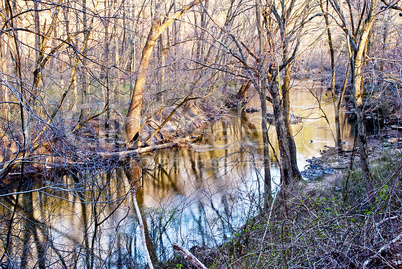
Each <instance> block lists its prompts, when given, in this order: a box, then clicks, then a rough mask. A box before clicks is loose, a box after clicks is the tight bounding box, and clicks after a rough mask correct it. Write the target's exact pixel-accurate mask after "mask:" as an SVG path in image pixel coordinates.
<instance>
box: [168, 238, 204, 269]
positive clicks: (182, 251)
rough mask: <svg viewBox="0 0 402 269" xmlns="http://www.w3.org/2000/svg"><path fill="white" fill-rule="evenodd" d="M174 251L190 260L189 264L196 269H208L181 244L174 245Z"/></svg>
mask: <svg viewBox="0 0 402 269" xmlns="http://www.w3.org/2000/svg"><path fill="white" fill-rule="evenodd" d="M173 249H174V250H176V251H177V252H179V253H180V254H181V255H183V257H184V259H186V260H188V261H189V262H191V263H192V265H194V266H195V267H196V268H198V269H207V267H205V265H204V264H202V263H201V262H200V261H199V260H198V259H197V257H195V256H194V255H193V254H192V253H191V252H190V251H188V250H187V249H185V248H183V247H182V246H180V245H179V244H177V243H175V244H173Z"/></svg>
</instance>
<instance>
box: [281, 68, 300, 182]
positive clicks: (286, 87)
mask: <svg viewBox="0 0 402 269" xmlns="http://www.w3.org/2000/svg"><path fill="white" fill-rule="evenodd" d="M290 68H291V67H290V65H288V66H286V67H285V78H284V82H283V85H282V106H283V114H284V116H283V118H284V123H285V124H284V127H285V131H286V143H287V144H288V145H287V147H288V148H289V157H290V163H291V168H292V177H293V178H294V179H297V180H300V179H301V178H302V176H301V173H300V171H299V167H298V165H297V149H296V143H295V140H294V138H293V133H292V127H291V125H290V120H289V116H290V79H291V77H290Z"/></svg>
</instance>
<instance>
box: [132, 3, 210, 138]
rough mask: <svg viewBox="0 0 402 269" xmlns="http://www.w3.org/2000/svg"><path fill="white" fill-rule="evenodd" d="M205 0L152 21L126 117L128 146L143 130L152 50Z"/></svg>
mask: <svg viewBox="0 0 402 269" xmlns="http://www.w3.org/2000/svg"><path fill="white" fill-rule="evenodd" d="M203 1H204V0H196V1H193V2H191V3H190V4H188V5H187V6H185V7H184V8H182V9H181V10H179V11H177V12H176V13H174V14H173V15H172V16H171V17H169V18H168V19H167V20H166V21H165V22H163V23H162V22H161V20H162V18H157V19H155V20H154V21H153V22H152V26H151V30H150V32H149V34H148V38H147V41H146V43H145V47H144V49H143V50H142V55H141V61H140V66H139V68H138V75H137V79H136V81H135V85H134V90H133V93H132V95H131V101H130V106H129V109H128V113H127V117H126V144H127V145H128V146H131V145H133V144H137V141H135V140H139V139H134V138H138V137H139V133H140V131H141V124H142V123H141V109H142V99H143V94H144V88H145V82H146V78H147V71H148V66H149V62H150V59H151V55H152V51H153V49H154V47H155V44H156V41H157V39H158V37H159V36H160V35H161V34H162V32H163V31H164V30H165V29H166V28H167V27H168V26H169V25H170V24H171V23H172V22H174V21H175V20H176V19H177V18H178V17H179V16H180V15H182V14H183V13H184V12H186V11H187V10H189V9H191V8H192V7H194V6H195V5H198V4H199V3H201V2H203Z"/></svg>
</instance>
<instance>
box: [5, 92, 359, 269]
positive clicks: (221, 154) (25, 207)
mask: <svg viewBox="0 0 402 269" xmlns="http://www.w3.org/2000/svg"><path fill="white" fill-rule="evenodd" d="M303 98H304V102H302V101H301V100H302V99H303ZM306 98H308V97H307V96H304V95H303V96H297V94H296V97H295V100H294V102H293V103H294V104H295V106H294V107H293V108H292V109H293V111H292V113H294V114H296V115H299V116H301V117H303V121H302V122H301V123H298V124H295V125H294V126H293V131H294V133H295V134H296V137H295V140H296V144H297V149H298V154H299V156H298V157H299V162H300V165H301V168H303V166H304V164H305V160H306V159H307V158H311V157H313V156H317V155H318V154H319V152H320V150H322V149H323V148H324V146H325V145H328V146H333V143H334V142H333V139H332V136H331V133H330V129H329V127H328V126H327V123H326V121H325V120H324V119H322V116H321V115H320V114H319V113H318V112H317V109H316V108H314V106H313V105H312V106H311V107H306V105H305V104H306V103H309V102H307V101H305V100H306ZM313 103H314V102H313V101H311V104H313ZM249 106H253V101H251V102H250V104H249ZM331 108H332V107H331V106H330V105H328V115H329V116H330V117H331ZM260 122H261V115H260V114H258V113H252V114H248V113H241V114H240V115H234V116H228V117H224V118H222V119H221V120H219V121H217V122H214V123H212V124H211V125H210V126H207V127H205V128H204V129H202V130H201V131H202V133H203V141H202V142H201V143H199V144H197V145H193V146H192V147H191V148H190V149H167V150H161V151H158V152H155V153H153V154H149V155H144V156H141V157H136V158H133V159H131V160H129V161H127V162H121V163H117V164H116V163H114V164H113V165H111V166H109V167H102V166H101V165H98V166H96V167H95V166H93V167H91V166H86V167H81V168H80V169H77V170H76V171H72V170H71V171H69V173H67V174H65V175H61V176H58V177H53V178H47V177H41V176H36V178H25V179H24V181H25V182H27V184H26V185H25V187H24V188H23V189H22V190H21V191H20V194H19V195H10V194H7V195H1V196H0V202H1V206H0V210H1V211H0V213H1V214H2V216H3V218H2V219H1V221H0V224H1V226H0V228H1V232H0V239H1V240H2V242H3V246H2V248H1V250H2V253H4V254H3V255H2V258H1V263H2V265H4V266H5V265H9V266H10V268H34V267H35V268H36V267H37V268H136V266H138V267H143V266H144V264H145V258H144V256H143V249H142V242H141V236H140V230H139V225H138V221H137V216H136V214H135V210H134V207H133V196H132V195H133V193H134V192H133V191H132V190H133V188H134V187H136V186H137V187H138V186H141V188H139V191H138V192H137V197H136V198H137V201H138V203H139V206H140V209H141V214H142V217H143V222H144V225H145V226H146V228H147V229H146V244H147V247H148V249H149V250H150V254H151V259H152V260H153V261H154V262H157V261H165V260H167V259H169V258H170V257H172V254H173V248H172V245H173V243H179V244H181V245H183V246H184V247H186V248H188V249H189V248H191V247H192V246H195V245H205V246H211V247H214V246H219V245H220V244H222V243H223V242H224V241H225V240H227V239H228V238H231V237H232V236H233V235H234V234H235V233H236V232H238V231H239V229H240V228H241V227H242V225H244V224H245V223H246V221H247V220H249V219H250V218H252V217H254V216H255V215H256V214H257V213H258V210H259V208H261V206H263V197H264V187H263V185H264V184H263V169H262V160H263V158H262V144H261V143H262V139H261V126H260ZM269 128H270V129H269V132H270V134H271V139H272V143H273V149H274V150H277V149H276V148H275V147H276V146H275V136H274V128H273V127H269ZM345 128H346V127H345ZM349 131H350V130H349ZM349 131H347V130H346V131H344V135H345V137H344V141H350V140H351V139H349V138H348V135H349V134H350V132H349ZM348 139H349V140H348ZM311 141H312V142H311ZM271 151H272V149H271ZM271 162H272V172H271V173H272V176H273V184H272V185H273V186H274V188H275V186H276V184H277V183H278V181H279V178H278V177H279V172H278V167H277V163H276V158H275V156H274V154H271ZM28 183H30V184H28ZM13 212H14V213H13ZM8 241H9V242H10V243H9V244H7V243H6V242H8Z"/></svg>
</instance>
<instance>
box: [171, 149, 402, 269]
mask: <svg viewBox="0 0 402 269" xmlns="http://www.w3.org/2000/svg"><path fill="white" fill-rule="evenodd" d="M397 147H398V144H396V145H394V146H393V147H392V149H391V148H389V149H386V148H385V147H384V144H379V145H377V146H376V154H375V155H373V156H372V161H371V163H370V164H371V168H372V173H373V176H374V178H375V187H376V195H375V197H376V199H375V202H374V203H370V202H369V201H368V200H367V195H366V192H365V186H364V181H363V180H362V175H361V171H360V170H359V167H358V166H356V165H355V166H353V168H352V169H351V170H349V169H347V170H344V171H343V173H342V175H341V174H335V175H330V177H332V179H331V178H330V179H329V180H328V178H327V179H325V178H324V179H321V180H319V181H313V182H305V183H303V184H300V185H299V186H296V188H293V189H294V190H295V191H293V192H292V191H290V193H291V194H290V195H289V197H288V198H287V200H286V201H284V200H282V199H280V198H279V197H277V198H275V199H274V201H273V203H271V204H270V205H268V206H267V207H266V209H265V210H264V211H263V212H261V214H260V215H258V216H257V217H256V218H254V219H253V221H250V222H249V223H248V224H247V225H245V226H244V228H243V229H242V231H240V232H239V233H238V234H236V236H235V237H234V238H233V239H232V240H230V241H229V242H227V243H225V244H224V245H222V246H221V247H220V248H219V249H211V248H206V247H195V248H193V249H192V252H193V253H194V254H195V255H196V256H198V257H199V258H200V260H201V261H203V262H204V264H205V265H206V266H207V267H208V268H402V204H401V202H402V188H401V183H402V175H401V174H402V154H401V152H400V150H398V149H395V148H397ZM355 163H356V161H355ZM300 186H303V187H301V188H300ZM300 189H302V190H303V191H300ZM176 258H177V259H174V260H172V261H171V263H170V265H165V266H163V267H164V268H191V265H190V264H188V263H186V262H183V261H182V260H180V259H179V258H178V257H176Z"/></svg>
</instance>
